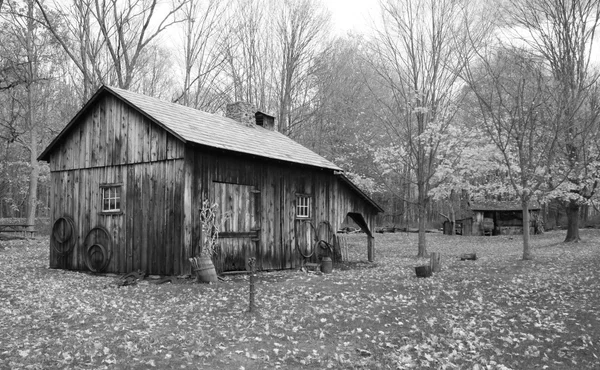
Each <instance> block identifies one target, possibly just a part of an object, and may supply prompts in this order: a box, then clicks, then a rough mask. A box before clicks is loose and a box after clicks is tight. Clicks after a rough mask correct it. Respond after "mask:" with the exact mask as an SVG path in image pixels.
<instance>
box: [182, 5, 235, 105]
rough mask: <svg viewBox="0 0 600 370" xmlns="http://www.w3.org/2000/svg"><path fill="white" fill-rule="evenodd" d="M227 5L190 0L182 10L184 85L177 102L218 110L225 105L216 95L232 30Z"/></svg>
mask: <svg viewBox="0 0 600 370" xmlns="http://www.w3.org/2000/svg"><path fill="white" fill-rule="evenodd" d="M225 10H226V8H225V4H224V3H223V2H222V1H218V0H209V1H202V2H201V1H198V0H189V1H188V3H187V4H186V5H185V6H184V7H183V8H182V9H181V14H182V23H181V25H182V28H183V36H184V37H183V38H184V42H183V53H184V55H183V70H184V77H183V86H182V89H181V93H180V95H179V96H178V97H177V98H176V99H175V101H179V102H181V103H182V104H183V105H187V106H191V107H194V108H198V109H204V110H209V111H214V110H216V108H217V107H218V106H219V105H221V104H220V100H219V99H218V96H219V94H218V93H217V94H215V93H214V90H215V88H218V87H217V85H218V83H217V82H218V78H219V75H220V72H221V69H222V68H223V65H224V64H225V60H226V59H225V54H224V50H223V42H224V38H225V37H226V36H227V34H228V32H230V29H229V25H228V19H227V18H226V12H225Z"/></svg>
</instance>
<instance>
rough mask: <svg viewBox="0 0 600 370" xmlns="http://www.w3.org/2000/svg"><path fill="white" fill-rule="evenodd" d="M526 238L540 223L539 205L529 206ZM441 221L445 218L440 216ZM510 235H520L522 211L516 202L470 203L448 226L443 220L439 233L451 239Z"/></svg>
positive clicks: (533, 203)
mask: <svg viewBox="0 0 600 370" xmlns="http://www.w3.org/2000/svg"><path fill="white" fill-rule="evenodd" d="M529 216H530V217H529V219H530V224H531V225H530V230H529V232H530V234H534V233H535V232H537V230H538V228H536V224H537V222H538V221H539V220H540V205H539V203H537V202H532V203H531V204H530V205H529ZM444 217H445V216H444ZM452 227H454V234H456V235H465V236H468V235H488V236H490V235H514V234H523V207H522V206H521V203H520V202H509V201H488V202H478V203H471V204H470V205H469V206H468V209H467V210H466V211H464V212H462V213H461V214H460V215H459V216H458V217H457V218H456V220H455V222H454V223H452V222H451V221H450V220H448V219H446V221H444V223H443V228H444V229H443V231H444V234H446V235H452Z"/></svg>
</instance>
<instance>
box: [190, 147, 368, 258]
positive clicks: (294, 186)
mask: <svg viewBox="0 0 600 370" xmlns="http://www.w3.org/2000/svg"><path fill="white" fill-rule="evenodd" d="M185 172H186V174H185V177H186V178H190V179H191V188H190V200H189V202H190V204H192V205H194V206H193V207H192V209H190V210H189V212H190V213H189V217H188V218H189V220H190V225H189V227H190V229H191V230H192V234H191V235H190V237H189V239H190V240H191V244H192V247H191V249H192V251H193V252H192V253H194V254H197V253H199V250H200V248H201V245H199V243H200V240H201V235H200V233H201V228H200V218H199V205H200V204H201V203H202V201H203V199H206V198H207V197H208V199H211V200H214V194H212V193H211V192H212V191H213V190H212V189H214V185H213V184H214V183H229V184H238V185H245V186H250V187H253V188H254V189H256V191H257V192H258V197H259V204H258V207H259V209H260V216H259V217H260V219H259V220H258V222H257V224H258V225H259V226H260V230H259V232H258V237H259V241H258V247H257V258H258V261H257V263H258V268H260V269H263V270H266V269H286V268H295V267H298V266H299V264H300V263H301V262H302V260H303V257H302V256H301V255H300V254H299V253H298V251H297V249H296V235H295V234H297V232H295V222H296V217H295V212H296V208H295V207H296V204H295V203H296V195H297V194H306V195H310V196H311V197H312V203H311V207H312V209H311V215H312V217H311V218H310V222H312V223H313V224H314V225H319V224H320V223H321V222H325V221H327V222H329V223H330V224H331V227H332V229H333V231H335V230H337V229H339V227H340V225H341V224H342V222H343V221H344V219H345V218H346V215H347V214H348V213H349V212H353V213H360V214H362V216H363V217H364V219H365V221H366V222H367V224H368V226H369V228H370V229H371V230H372V229H373V222H374V216H375V213H376V212H375V210H374V209H373V208H372V206H371V205H369V204H368V203H367V202H366V201H365V200H364V199H362V198H360V197H358V196H357V195H356V192H354V191H353V190H352V189H351V188H350V187H349V186H348V185H347V184H345V183H344V182H342V181H340V179H339V178H338V177H337V176H335V175H334V174H333V171H330V170H320V169H314V168H309V167H305V166H300V165H290V164H279V163H275V162H273V161H268V160H264V159H260V158H248V157H243V156H238V155H229V154H225V153H217V152H214V151H213V152H210V151H207V150H203V149H201V148H189V149H187V150H186V168H185ZM228 243H230V242H228ZM239 253H240V256H231V258H233V259H236V258H237V259H239V258H243V257H246V256H247V253H244V252H242V251H240V252H239ZM365 253H366V248H365ZM242 254H243V256H242ZM221 258H223V257H221ZM217 259H218V258H217Z"/></svg>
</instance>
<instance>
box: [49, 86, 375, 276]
mask: <svg viewBox="0 0 600 370" xmlns="http://www.w3.org/2000/svg"><path fill="white" fill-rule="evenodd" d="M227 115H228V116H229V118H227V117H223V116H220V115H215V114H209V113H205V112H202V111H198V110H196V109H192V108H188V107H185V106H181V105H178V104H173V103H169V102H165V101H162V100H159V99H155V98H152V97H148V96H144V95H140V94H136V93H133V92H130V91H126V90H122V89H117V88H114V87H108V86H102V87H101V88H100V89H99V90H98V91H97V92H96V93H95V94H94V96H93V97H92V98H91V99H90V100H89V101H88V102H87V103H86V104H85V106H84V107H83V108H82V109H81V110H80V111H79V112H78V113H77V114H76V115H75V117H74V118H73V119H72V120H71V121H70V122H69V123H68V124H67V125H66V127H65V128H64V129H63V130H62V132H61V133H60V134H59V135H58V136H57V137H56V138H55V139H54V140H53V141H52V142H51V143H50V145H49V146H48V147H47V148H46V149H45V150H44V151H43V153H42V154H41V155H40V158H39V159H40V160H43V161H47V162H49V165H50V173H51V174H50V176H51V220H52V225H53V229H52V235H51V240H50V244H51V247H50V267H51V268H61V269H69V270H91V271H104V272H113V273H127V272H134V271H138V270H141V271H142V272H145V273H147V274H157V275H182V274H191V273H192V271H191V266H190V262H189V258H190V257H193V256H196V255H198V254H199V252H200V250H201V248H202V245H201V243H200V241H201V240H202V238H201V226H200V216H199V213H200V209H201V206H202V203H203V201H204V200H205V199H208V200H210V202H212V203H217V204H218V206H219V209H220V210H221V212H228V213H229V214H230V215H231V217H230V218H229V219H228V220H227V221H226V223H225V225H224V229H223V231H222V232H221V234H220V248H219V252H218V254H217V255H216V256H215V257H214V258H213V260H214V262H215V266H216V267H217V270H218V271H232V270H245V269H246V268H247V266H246V264H247V261H248V258H250V257H255V258H256V265H257V268H258V269H262V270H269V269H289V268H295V267H298V266H300V265H301V264H302V263H304V262H306V259H305V257H303V254H304V255H306V250H307V249H310V248H311V246H312V245H313V244H314V240H316V239H323V238H330V237H331V233H332V232H334V231H335V230H337V229H338V227H339V226H340V224H341V223H342V222H343V221H344V220H345V219H346V217H347V216H349V217H350V218H352V219H353V220H354V221H355V222H356V223H357V224H358V225H359V226H360V227H361V229H362V230H363V231H364V232H365V234H366V238H367V244H368V246H369V248H368V250H369V258H373V253H374V252H373V251H374V239H373V234H372V230H373V226H374V219H375V216H376V215H377V214H378V213H379V212H382V211H383V210H382V209H381V207H379V206H378V205H377V204H376V203H375V202H374V201H373V200H371V199H370V197H369V196H368V195H367V194H365V193H364V192H362V191H361V190H360V189H359V188H358V187H357V186H355V185H354V184H353V183H352V181H350V180H349V179H348V177H347V176H346V175H345V174H344V171H343V170H342V169H341V168H340V167H338V166H337V165H335V164H334V163H332V162H330V161H328V160H326V159H325V158H323V157H321V156H319V155H317V154H316V153H314V152H312V151H311V150H309V149H307V148H305V147H304V146H302V145H300V144H298V143H296V142H295V141H293V140H291V139H290V138H288V137H286V136H285V135H283V134H281V133H279V132H277V131H275V130H274V119H273V117H271V116H269V115H267V114H264V113H261V112H256V110H254V109H252V108H251V107H250V106H249V105H248V104H244V103H238V104H235V105H232V106H230V107H228V112H227ZM323 234H328V236H323ZM303 251H304V252H303ZM301 252H302V253H301ZM312 258H313V259H314V258H315V256H313V257H312ZM311 262H315V261H311Z"/></svg>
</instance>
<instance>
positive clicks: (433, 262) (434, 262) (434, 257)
mask: <svg viewBox="0 0 600 370" xmlns="http://www.w3.org/2000/svg"><path fill="white" fill-rule="evenodd" d="M441 257H442V255H441V254H439V253H438V252H431V256H430V260H429V265H430V266H431V272H440V271H442V265H441V263H440V259H441Z"/></svg>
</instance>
